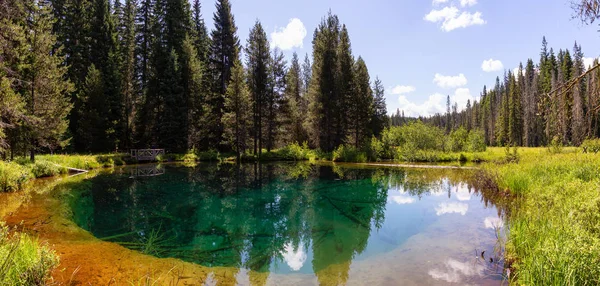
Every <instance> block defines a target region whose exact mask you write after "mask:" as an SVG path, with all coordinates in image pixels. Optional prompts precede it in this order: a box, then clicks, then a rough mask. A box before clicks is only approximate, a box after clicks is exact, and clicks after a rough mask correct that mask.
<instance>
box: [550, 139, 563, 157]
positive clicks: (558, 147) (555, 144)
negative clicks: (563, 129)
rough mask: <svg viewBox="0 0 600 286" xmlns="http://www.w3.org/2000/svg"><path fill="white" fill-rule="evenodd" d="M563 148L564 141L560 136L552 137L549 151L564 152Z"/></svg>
mask: <svg viewBox="0 0 600 286" xmlns="http://www.w3.org/2000/svg"><path fill="white" fill-rule="evenodd" d="M562 150H563V144H562V141H561V140H560V138H559V137H558V136H554V138H552V141H551V142H550V145H548V152H550V154H560V153H562Z"/></svg>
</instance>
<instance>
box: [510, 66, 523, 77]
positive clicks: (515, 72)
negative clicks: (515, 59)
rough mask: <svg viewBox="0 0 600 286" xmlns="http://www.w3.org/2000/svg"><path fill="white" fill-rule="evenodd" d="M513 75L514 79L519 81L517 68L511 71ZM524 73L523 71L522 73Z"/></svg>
mask: <svg viewBox="0 0 600 286" xmlns="http://www.w3.org/2000/svg"><path fill="white" fill-rule="evenodd" d="M512 72H513V75H515V77H517V80H519V78H518V76H519V67H516V68H514V69H513V70H512ZM523 72H525V71H523Z"/></svg>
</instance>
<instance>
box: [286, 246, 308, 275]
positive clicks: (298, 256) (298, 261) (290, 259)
mask: <svg viewBox="0 0 600 286" xmlns="http://www.w3.org/2000/svg"><path fill="white" fill-rule="evenodd" d="M283 250H284V251H281V255H282V256H283V260H285V262H286V263H287V265H288V266H289V267H290V268H291V269H292V270H293V271H298V270H300V268H302V266H303V265H304V262H306V253H305V252H304V250H303V249H301V248H298V251H294V247H293V246H292V244H291V243H286V244H285V245H284V247H283Z"/></svg>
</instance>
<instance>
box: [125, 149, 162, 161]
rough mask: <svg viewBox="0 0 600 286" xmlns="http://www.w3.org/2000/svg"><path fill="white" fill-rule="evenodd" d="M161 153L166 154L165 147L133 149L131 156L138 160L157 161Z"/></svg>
mask: <svg viewBox="0 0 600 286" xmlns="http://www.w3.org/2000/svg"><path fill="white" fill-rule="evenodd" d="M161 155H162V156H164V155H165V149H131V158H134V159H136V160H138V161H156V158H157V157H158V156H161Z"/></svg>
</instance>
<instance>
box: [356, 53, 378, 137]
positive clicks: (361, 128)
mask: <svg viewBox="0 0 600 286" xmlns="http://www.w3.org/2000/svg"><path fill="white" fill-rule="evenodd" d="M354 80H355V81H354V89H355V91H354V92H355V93H356V97H355V98H354V100H355V102H353V103H352V106H353V107H354V108H352V110H351V113H352V114H353V119H354V120H353V121H354V122H353V123H352V126H353V128H352V129H353V132H354V134H353V139H354V146H355V147H356V148H361V147H363V146H364V144H366V143H367V142H368V140H369V139H370V138H371V136H372V135H373V131H372V130H371V128H370V127H371V119H372V118H373V114H374V113H375V112H374V110H373V91H372V90H371V83H370V77H369V71H368V70H367V65H366V64H365V61H364V60H363V59H362V58H361V57H358V59H357V60H356V64H354Z"/></svg>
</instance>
